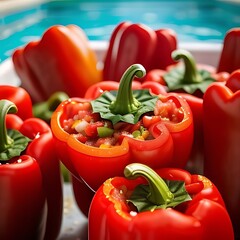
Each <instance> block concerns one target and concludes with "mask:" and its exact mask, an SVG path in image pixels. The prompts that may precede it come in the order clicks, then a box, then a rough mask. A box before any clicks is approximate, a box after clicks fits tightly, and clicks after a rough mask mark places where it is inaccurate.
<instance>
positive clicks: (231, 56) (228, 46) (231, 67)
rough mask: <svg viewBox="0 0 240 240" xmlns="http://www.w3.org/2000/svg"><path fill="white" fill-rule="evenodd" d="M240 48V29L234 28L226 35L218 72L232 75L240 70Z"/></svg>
mask: <svg viewBox="0 0 240 240" xmlns="http://www.w3.org/2000/svg"><path fill="white" fill-rule="evenodd" d="M239 46H240V28H232V29H230V30H229V31H228V32H227V33H226V35H225V38H224V42H223V48H222V51H221V55H220V59H219V63H218V68H217V72H223V71H225V72H228V73H232V72H233V71H235V70H237V69H239V68H240V57H239V54H238V53H239Z"/></svg>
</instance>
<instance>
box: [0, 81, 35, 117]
mask: <svg viewBox="0 0 240 240" xmlns="http://www.w3.org/2000/svg"><path fill="white" fill-rule="evenodd" d="M0 99H8V100H9V101H12V102H14V104H15V105H16V106H17V108H18V112H17V113H16V115H18V116H19V117H20V118H21V119H23V120H24V119H27V118H30V117H32V116H33V112H32V100H31V97H30V95H29V93H28V92H27V91H26V90H25V89H24V88H21V87H16V86H9V85H1V86H0Z"/></svg>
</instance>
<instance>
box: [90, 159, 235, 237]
mask: <svg viewBox="0 0 240 240" xmlns="http://www.w3.org/2000/svg"><path fill="white" fill-rule="evenodd" d="M146 169H148V168H146V166H141V164H135V163H133V164H130V165H128V166H127V167H126V168H125V170H124V173H125V178H124V177H114V178H110V179H108V180H106V181H105V182H104V183H103V184H102V186H101V187H100V188H99V189H98V190H97V192H96V194H95V196H94V198H93V200H92V203H91V206H90V211H89V240H107V239H108V240H112V239H114V240H118V239H119V240H120V239H126V240H128V239H129V240H130V239H131V240H154V239H162V240H173V239H183V240H185V239H189V240H190V239H198V240H211V239H213V238H214V239H229V240H232V239H234V235H233V229H232V224H231V220H230V218H229V215H228V213H227V210H226V208H225V206H224V202H223V200H222V197H221V195H220V193H219V191H218V190H217V188H216V187H215V186H214V184H213V183H212V182H211V181H210V180H209V179H207V178H206V177H204V176H202V175H191V174H190V173H189V172H187V171H185V170H182V169H175V168H162V169H156V170H155V172H154V174H153V171H152V169H151V171H149V169H148V170H146ZM160 176H161V178H160ZM144 178H145V179H144ZM130 179H131V180H130ZM163 179H167V180H170V181H172V180H178V181H182V182H183V184H184V187H185V191H186V192H187V193H188V194H189V195H190V197H191V198H190V199H186V200H184V201H185V202H183V203H180V204H179V205H177V206H175V208H174V207H167V208H164V205H165V204H169V203H171V201H173V200H171V199H172V194H173V192H172V191H171V190H170V187H169V188H166V185H164V184H163V183H162V180H163ZM146 180H147V181H146ZM141 184H145V185H146V184H148V185H149V189H150V191H147V192H145V194H139V198H141V199H142V201H143V199H146V200H148V202H149V204H153V205H154V206H155V207H156V206H157V207H158V208H155V207H154V208H151V210H147V209H143V211H139V210H137V209H139V206H138V208H137V209H136V208H133V207H132V205H130V204H128V203H129V200H130V199H132V195H133V193H134V191H135V189H136V187H140V185H141ZM168 186H170V185H168ZM145 188H146V187H145ZM169 191H170V192H169ZM135 196H136V195H135ZM173 199H174V198H173ZM134 200H135V201H136V200H138V198H137V199H136V198H135V199H134ZM130 203H132V202H131V201H130ZM133 203H134V202H133ZM160 204H162V205H163V206H162V208H161V207H159V206H160Z"/></svg>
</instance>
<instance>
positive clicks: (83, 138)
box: [75, 133, 88, 143]
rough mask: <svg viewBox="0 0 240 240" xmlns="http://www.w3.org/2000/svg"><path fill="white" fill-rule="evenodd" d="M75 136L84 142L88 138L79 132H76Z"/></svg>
mask: <svg viewBox="0 0 240 240" xmlns="http://www.w3.org/2000/svg"><path fill="white" fill-rule="evenodd" d="M75 138H76V139H77V140H78V141H80V142H81V143H85V142H86V141H87V140H88V138H87V136H84V135H83V134H81V133H78V134H76V135H75Z"/></svg>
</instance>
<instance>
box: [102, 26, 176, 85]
mask: <svg viewBox="0 0 240 240" xmlns="http://www.w3.org/2000/svg"><path fill="white" fill-rule="evenodd" d="M176 47H177V40H176V34H175V32H174V31H173V30H171V29H159V30H156V31H154V30H153V29H151V28H149V27H148V26H146V25H143V24H133V23H130V22H122V23H120V24H119V25H118V26H117V27H116V28H115V29H114V31H113V33H112V35H111V38H110V41H109V47H108V49H107V53H106V57H105V59H104V67H103V80H111V81H120V79H121V76H122V74H123V73H124V71H125V70H126V69H127V68H128V67H129V66H131V65H132V64H135V63H139V64H141V65H143V66H144V68H145V69H146V71H149V70H150V69H153V68H161V69H165V68H166V66H168V65H169V64H173V63H174V61H173V60H172V58H171V52H172V51H173V50H175V49H176Z"/></svg>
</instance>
